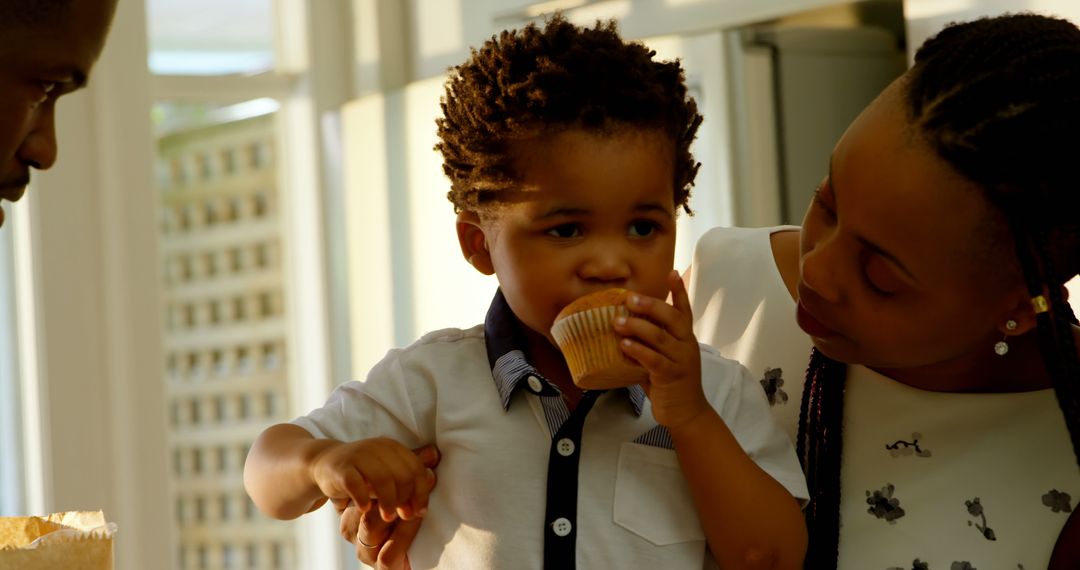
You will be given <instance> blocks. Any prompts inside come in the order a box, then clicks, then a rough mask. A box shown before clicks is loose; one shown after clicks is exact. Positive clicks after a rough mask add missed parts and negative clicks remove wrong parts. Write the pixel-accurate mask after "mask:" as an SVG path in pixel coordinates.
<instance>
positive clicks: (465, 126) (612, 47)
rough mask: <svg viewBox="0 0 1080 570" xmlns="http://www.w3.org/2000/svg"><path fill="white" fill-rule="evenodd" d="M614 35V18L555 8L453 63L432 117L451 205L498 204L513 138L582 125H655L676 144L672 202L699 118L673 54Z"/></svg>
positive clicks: (509, 170) (688, 179) (685, 179)
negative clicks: (586, 19)
mask: <svg viewBox="0 0 1080 570" xmlns="http://www.w3.org/2000/svg"><path fill="white" fill-rule="evenodd" d="M655 55H656V52H655V51H653V50H651V49H649V48H648V47H646V46H644V45H642V44H640V43H636V42H626V41H624V40H623V39H622V38H621V37H619V34H618V30H617V29H616V26H615V22H614V21H610V22H607V23H606V24H603V23H600V22H597V24H596V26H595V27H594V28H588V29H586V28H579V27H577V26H574V25H573V24H571V23H570V22H568V21H567V20H566V19H565V18H563V17H562V16H559V15H556V16H555V17H553V18H552V19H551V20H550V21H548V22H547V24H546V25H545V26H544V28H543V29H540V28H538V27H537V26H536V25H535V24H529V25H528V26H526V27H524V28H522V29H521V30H511V31H504V32H502V33H501V34H500V35H499V36H498V37H492V38H491V39H490V40H488V41H487V42H485V43H484V45H483V46H481V47H480V49H479V50H475V49H474V50H473V52H472V56H471V57H470V58H469V60H468V61H466V62H465V63H463V64H461V65H459V66H457V67H455V68H454V69H452V70H451V73H450V78H449V79H448V80H447V82H446V94H445V95H444V96H443V99H442V117H441V118H439V119H437V120H436V124H437V125H438V133H439V143H438V144H437V145H436V146H435V148H436V149H437V150H438V151H439V152H441V153H442V156H443V171H444V172H445V173H446V175H447V176H448V177H449V178H450V183H451V190H450V193H449V194H448V195H447V197H448V198H449V199H450V201H451V202H453V203H454V209H455V211H459V212H460V211H462V210H474V211H475V210H477V209H479V208H480V207H481V206H482V205H484V204H487V203H491V202H497V201H498V199H499V194H500V192H501V191H502V190H505V189H507V188H509V187H512V186H513V185H514V184H515V183H516V181H517V178H518V173H516V172H514V158H515V156H514V155H513V150H514V144H513V143H515V142H520V141H524V140H528V139H530V138H534V137H537V136H540V135H542V134H545V133H550V132H558V131H559V130H563V129H568V128H582V129H587V130H590V131H594V132H606V131H608V130H611V129H617V128H620V127H631V128H644V129H659V130H660V131H662V132H664V133H665V134H666V135H667V136H668V138H669V139H670V140H671V142H672V143H673V145H674V151H675V154H674V156H673V164H674V169H673V170H674V179H673V181H672V182H673V187H674V188H675V206H676V207H677V208H678V207H682V208H683V209H684V210H685V211H686V212H688V213H689V212H690V209H689V207H688V205H687V201H688V200H689V197H690V188H691V187H692V186H693V184H694V178H695V177H696V175H697V171H698V167H699V166H700V165H699V164H698V163H697V162H695V161H694V157H693V155H692V154H691V153H690V143H691V142H693V140H694V137H695V136H696V134H697V129H698V126H699V125H700V124H701V120H702V119H701V115H700V114H698V112H697V105H696V103H695V102H694V99H693V98H692V97H690V96H689V93H688V91H687V88H686V83H685V74H684V73H683V69H682V66H681V65H680V64H679V62H678V61H669V62H662V61H654V60H653V57H654V56H655Z"/></svg>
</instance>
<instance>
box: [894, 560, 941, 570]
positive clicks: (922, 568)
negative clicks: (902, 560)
mask: <svg viewBox="0 0 1080 570" xmlns="http://www.w3.org/2000/svg"><path fill="white" fill-rule="evenodd" d="M885 570H907V569H906V568H901V567H899V566H890V567H889V568H886V569H885ZM911 570H930V564H929V563H927V562H923V561H922V560H919V559H918V558H916V559H915V560H913V561H912V562H911Z"/></svg>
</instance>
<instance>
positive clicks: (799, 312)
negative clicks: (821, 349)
mask: <svg viewBox="0 0 1080 570" xmlns="http://www.w3.org/2000/svg"><path fill="white" fill-rule="evenodd" d="M795 321H796V322H798V323H799V328H801V329H802V330H803V331H804V332H806V334H808V335H810V336H812V337H817V338H833V337H837V336H840V333H838V332H836V331H835V330H833V329H831V328H829V327H827V326H825V325H824V324H823V323H822V322H821V321H819V320H817V318H816V317H814V316H813V315H812V314H810V311H808V310H806V307H804V306H803V304H802V301H800V302H799V304H798V309H796V311H795Z"/></svg>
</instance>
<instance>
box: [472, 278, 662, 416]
mask: <svg viewBox="0 0 1080 570" xmlns="http://www.w3.org/2000/svg"><path fill="white" fill-rule="evenodd" d="M522 326H524V325H522V324H521V321H519V320H518V318H517V316H516V315H514V311H512V310H511V309H510V305H509V304H508V303H507V302H506V297H504V296H503V293H502V289H499V290H498V291H496V292H495V298H494V299H492V300H491V306H490V307H488V312H487V317H486V318H485V319H484V345H485V347H486V348H487V357H488V364H489V365H490V366H491V376H492V378H494V380H495V388H496V389H498V391H499V399H500V401H501V402H502V406H503V410H508V409H510V398H511V397H512V396H513V395H514V391H515V390H517V389H518V388H519V387H523V386H526V387H527V386H529V381H528V379H529V377H530V376H531V377H535V378H537V379H538V380H539V381H540V384H541V389H540V391H539V392H535V391H534V390H532V389H531V388H527V389H528V390H529V391H530V392H532V393H534V394H536V395H538V396H540V397H559V396H560V395H561V394H560V392H559V390H558V388H556V387H555V386H554V385H553V384H552V383H551V382H549V381H548V380H547V379H546V378H544V376H543V375H542V374H540V371H538V370H537V369H536V368H535V367H534V366H533V365H532V364H529V361H528V360H527V359H526V358H525V350H524V349H525V337H524V335H523V334H522V332H521V327H522ZM620 390H621V391H624V392H626V395H627V400H628V401H629V402H630V406H631V408H632V409H633V412H634V414H635V415H638V416H640V415H641V412H642V410H643V409H644V406H645V390H643V389H642V388H641V386H638V385H636V384H635V385H633V386H629V387H626V388H620Z"/></svg>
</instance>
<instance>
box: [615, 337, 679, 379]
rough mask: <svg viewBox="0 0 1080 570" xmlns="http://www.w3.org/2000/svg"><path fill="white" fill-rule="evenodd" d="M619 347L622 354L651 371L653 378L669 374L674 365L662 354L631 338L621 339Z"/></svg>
mask: <svg viewBox="0 0 1080 570" xmlns="http://www.w3.org/2000/svg"><path fill="white" fill-rule="evenodd" d="M619 347H620V348H622V351H623V354H625V355H627V356H629V357H630V358H632V359H634V360H636V361H637V363H638V364H640V365H641V366H643V367H644V368H645V369H646V370H648V371H649V372H650V373H652V376H653V377H654V378H665V377H667V376H669V375H670V373H671V370H672V367H673V366H674V363H673V362H672V361H671V360H670V359H668V358H667V357H666V356H664V355H663V354H660V353H659V352H657V351H656V350H654V349H653V348H651V347H649V346H648V345H645V344H642V343H640V342H638V341H635V340H633V339H630V338H624V339H622V341H621V342H620V343H619Z"/></svg>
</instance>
